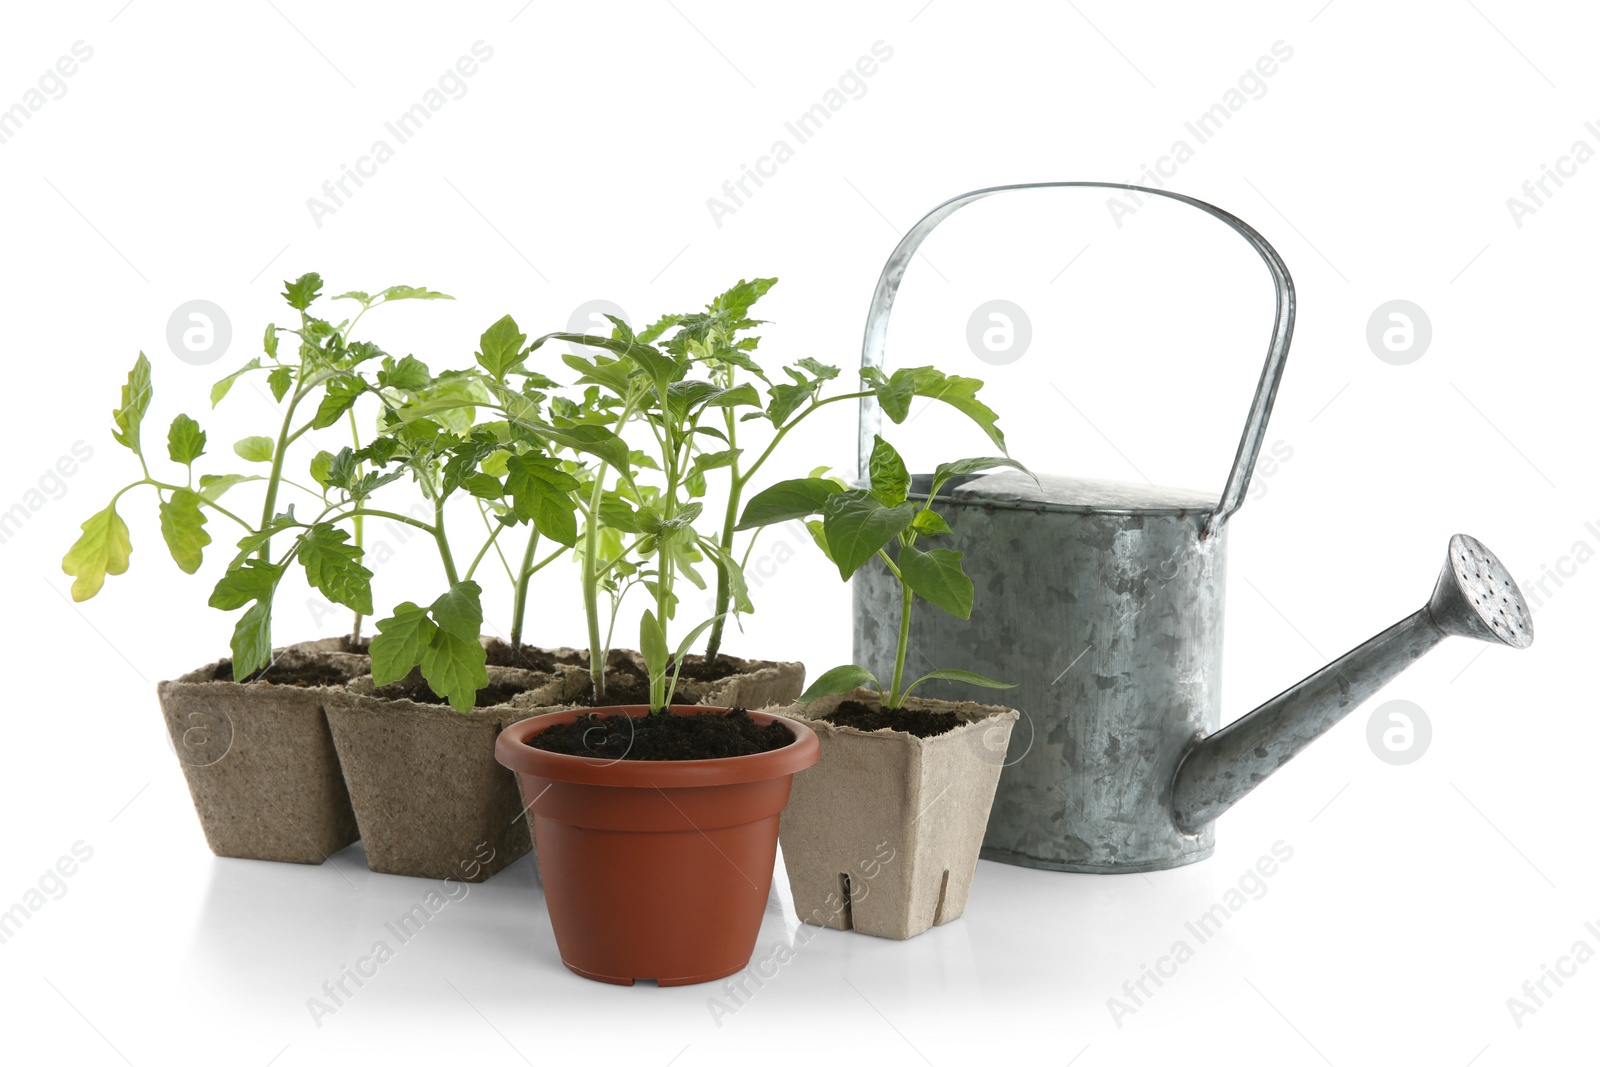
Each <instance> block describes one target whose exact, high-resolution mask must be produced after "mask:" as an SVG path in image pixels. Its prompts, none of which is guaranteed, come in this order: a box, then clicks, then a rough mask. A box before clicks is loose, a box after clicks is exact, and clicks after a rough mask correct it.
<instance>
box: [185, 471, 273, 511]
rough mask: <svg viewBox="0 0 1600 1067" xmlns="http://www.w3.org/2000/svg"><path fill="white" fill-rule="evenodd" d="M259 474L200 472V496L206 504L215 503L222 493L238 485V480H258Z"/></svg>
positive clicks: (259, 478)
mask: <svg viewBox="0 0 1600 1067" xmlns="http://www.w3.org/2000/svg"><path fill="white" fill-rule="evenodd" d="M259 481H261V475H259V474H202V475H201V476H200V498H201V499H202V500H204V501H205V502H206V503H208V504H215V503H216V502H217V501H218V500H220V499H221V498H222V494H223V493H226V492H227V491H228V490H229V489H232V488H233V487H234V486H236V485H238V484H239V483H240V482H259Z"/></svg>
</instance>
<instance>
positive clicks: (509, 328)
mask: <svg viewBox="0 0 1600 1067" xmlns="http://www.w3.org/2000/svg"><path fill="white" fill-rule="evenodd" d="M527 340H528V337H527V335H526V334H524V333H523V332H522V331H521V330H519V329H517V320H516V319H513V318H512V317H511V316H510V315H503V316H501V317H500V318H499V319H497V320H496V321H495V323H494V325H492V326H490V327H489V328H488V329H487V330H485V331H483V336H482V337H480V338H479V339H478V365H479V366H480V367H482V368H483V369H484V370H486V371H488V372H489V373H490V374H492V375H494V377H495V380H497V381H503V380H504V379H505V376H506V374H507V373H509V372H510V371H511V370H512V368H514V367H515V366H516V365H517V364H518V363H519V362H521V361H522V346H523V345H524V344H526V343H527Z"/></svg>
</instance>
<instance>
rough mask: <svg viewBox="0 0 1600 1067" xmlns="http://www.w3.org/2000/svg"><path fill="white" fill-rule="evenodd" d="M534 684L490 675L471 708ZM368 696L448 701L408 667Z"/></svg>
mask: <svg viewBox="0 0 1600 1067" xmlns="http://www.w3.org/2000/svg"><path fill="white" fill-rule="evenodd" d="M535 687H536V685H534V684H532V683H530V682H529V681H527V680H525V679H520V678H519V679H505V678H490V679H489V684H488V685H486V686H484V687H483V688H482V689H480V690H478V693H477V695H476V696H475V697H474V698H473V701H472V706H473V707H475V708H490V707H493V706H494V705H496V704H504V703H506V702H507V701H509V700H510V699H511V698H512V697H515V696H519V695H521V694H522V693H525V692H527V691H528V690H529V689H530V688H535ZM372 695H373V696H375V697H377V698H378V699H380V700H410V701H412V702H413V703H417V704H445V705H448V704H449V703H450V701H448V700H446V699H445V698H444V697H442V696H439V695H438V694H437V693H435V692H434V691H433V690H432V688H430V687H429V685H428V683H427V681H426V680H425V679H424V678H423V677H422V671H420V670H418V669H416V668H412V671H411V673H410V674H408V675H406V676H405V677H404V678H402V679H400V680H399V681H398V682H391V683H390V684H389V685H384V686H379V687H378V688H376V689H374V690H373V691H372Z"/></svg>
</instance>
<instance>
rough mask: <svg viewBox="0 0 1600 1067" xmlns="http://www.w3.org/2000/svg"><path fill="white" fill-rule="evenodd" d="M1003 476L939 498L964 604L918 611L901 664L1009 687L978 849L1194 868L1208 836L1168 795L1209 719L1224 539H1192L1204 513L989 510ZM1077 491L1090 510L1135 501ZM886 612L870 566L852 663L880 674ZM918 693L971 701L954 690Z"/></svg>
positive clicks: (1104, 865)
mask: <svg viewBox="0 0 1600 1067" xmlns="http://www.w3.org/2000/svg"><path fill="white" fill-rule="evenodd" d="M1006 477H1007V476H1005V475H991V476H985V477H981V478H977V479H974V480H972V481H970V482H967V483H965V484H963V485H961V486H958V487H957V488H956V489H955V490H954V492H953V493H951V494H950V496H949V497H948V499H946V498H944V497H943V496H941V500H942V503H941V504H940V506H939V510H940V511H941V513H942V514H944V515H945V517H946V518H948V519H949V520H950V523H951V525H952V526H954V528H955V531H956V533H955V535H954V538H953V541H952V547H955V548H958V549H960V550H961V551H962V552H964V553H965V556H964V557H963V560H962V563H963V564H964V566H965V567H966V569H967V572H968V573H969V574H970V575H972V577H973V580H974V582H975V583H976V585H977V596H976V598H975V604H974V608H973V613H972V618H971V620H970V621H968V622H963V621H962V620H960V619H957V618H955V617H954V616H951V615H947V614H945V613H944V612H940V611H933V610H927V609H924V610H920V611H918V612H916V613H915V615H914V616H913V622H912V629H911V639H910V651H909V653H908V664H907V669H908V671H910V672H911V675H912V676H913V677H915V676H917V675H920V674H922V673H924V672H925V671H928V670H932V669H934V668H935V667H959V668H962V669H965V670H973V671H977V672H978V673H980V674H985V675H988V676H990V677H992V678H998V679H1001V680H1003V681H1008V682H1015V683H1017V688H1016V689H1012V690H1009V691H1007V692H1005V693H1003V694H1000V695H999V699H1000V701H1001V702H1003V703H1005V704H1008V705H1010V706H1011V707H1014V708H1016V709H1017V710H1018V711H1019V712H1021V715H1022V718H1021V719H1020V720H1019V721H1018V722H1017V724H1016V726H1015V727H1014V728H1013V729H1012V732H1011V745H1010V748H1009V750H1008V752H1007V755H1006V767H1005V769H1004V770H1003V771H1002V772H1001V777H1000V785H999V789H998V791H997V792H996V794H995V800H994V806H993V808H992V809H991V811H990V815H989V827H988V832H987V834H986V836H985V838H984V848H983V855H984V856H985V857H986V858H988V859H998V860H1003V861H1005V862H1008V863H1017V864H1021V865H1023V866H1029V867H1046V868H1050V869H1053V870H1065V871H1097V872H1112V871H1141V870H1158V869H1160V868H1164V867H1173V866H1178V865H1180V864H1184V863H1190V862H1193V861H1194V860H1197V859H1201V858H1203V857H1204V856H1206V855H1208V854H1209V853H1210V851H1211V847H1212V834H1211V830H1210V828H1209V827H1207V828H1204V829H1203V830H1202V831H1201V832H1199V833H1194V834H1190V833H1185V832H1183V831H1182V830H1180V829H1178V827H1177V826H1176V825H1175V824H1174V823H1173V820H1172V816H1171V800H1172V798H1171V786H1172V773H1173V769H1174V768H1176V767H1177V765H1178V762H1179V761H1180V760H1181V759H1182V758H1183V755H1184V753H1185V752H1186V751H1187V750H1188V748H1189V746H1190V744H1191V743H1192V742H1193V741H1194V739H1195V738H1196V737H1197V736H1203V735H1204V734H1207V733H1210V732H1211V731H1213V730H1215V729H1216V727H1217V723H1218V714H1219V708H1220V707H1221V701H1220V693H1219V692H1218V689H1217V686H1218V682H1219V680H1220V678H1221V670H1220V668H1221V664H1222V608H1223V589H1224V585H1225V583H1224V580H1223V579H1224V559H1225V551H1226V545H1227V535H1226V528H1224V530H1223V531H1222V532H1219V533H1218V534H1217V535H1216V536H1214V537H1210V538H1202V537H1201V536H1200V533H1201V528H1202V526H1203V524H1204V522H1205V519H1206V517H1207V515H1208V514H1209V512H1208V510H1207V509H1194V510H1182V509H1173V510H1166V511H1160V512H1152V513H1129V512H1098V511H1094V510H1050V511H1048V512H1044V511H1041V510H1034V509H1030V508H1028V507H1026V506H1025V505H1023V504H1021V502H1012V503H997V502H996V501H994V500H990V499H985V496H987V495H988V490H989V489H990V487H991V486H992V485H993V483H994V482H996V481H1004V480H1005V479H1006ZM1083 484H1084V486H1085V487H1086V489H1087V490H1088V492H1087V493H1086V495H1087V496H1089V497H1091V498H1095V499H1103V498H1106V497H1112V498H1115V497H1120V496H1123V495H1124V494H1132V495H1137V494H1138V493H1139V492H1140V488H1139V487H1135V486H1122V485H1117V484H1115V483H1083ZM1006 492H1007V493H1008V494H1009V493H1010V490H1006ZM1046 495H1049V494H1046ZM1061 503H1062V502H1061V501H1060V500H1059V499H1057V500H1056V501H1054V502H1053V503H1052V504H1049V505H1047V506H1051V507H1054V506H1059V505H1060V504H1061ZM898 603H899V599H898V596H897V595H896V589H895V585H894V581H893V578H892V577H891V576H890V575H889V574H888V572H887V570H886V569H885V568H883V567H882V566H881V565H880V564H873V565H871V566H868V567H863V568H862V569H861V571H859V572H857V576H856V580H855V605H856V611H855V616H856V617H855V648H856V662H858V663H860V664H862V665H863V666H865V667H867V668H869V669H871V670H873V671H876V672H878V673H879V676H880V677H887V674H886V673H884V672H886V671H888V670H889V669H890V668H891V666H892V664H893V661H894V654H895V644H896V635H897V630H896V627H897V626H898V622H899V613H898ZM925 691H926V693H927V695H929V696H939V697H943V698H945V699H952V698H955V697H956V696H957V695H959V697H960V698H961V699H967V700H971V699H981V697H978V696H975V694H978V693H980V691H979V690H977V689H973V688H970V687H966V686H960V685H957V684H955V683H932V684H930V685H928V686H925V687H923V689H919V690H918V692H919V693H920V692H925ZM994 698H995V694H992V693H991V694H990V699H994Z"/></svg>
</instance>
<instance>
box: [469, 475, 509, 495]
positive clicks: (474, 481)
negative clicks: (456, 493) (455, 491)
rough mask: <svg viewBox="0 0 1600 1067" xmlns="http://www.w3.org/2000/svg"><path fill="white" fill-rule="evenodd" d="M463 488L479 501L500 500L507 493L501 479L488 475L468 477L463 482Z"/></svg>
mask: <svg viewBox="0 0 1600 1067" xmlns="http://www.w3.org/2000/svg"><path fill="white" fill-rule="evenodd" d="M461 488H463V489H465V490H466V491H467V492H469V493H471V494H472V495H473V496H475V497H477V498H478V499H479V500H499V499H500V498H501V497H502V496H504V495H505V492H506V488H505V486H503V485H501V484H500V479H499V478H495V477H492V476H490V475H487V474H469V475H467V476H466V477H465V478H463V479H462V480H461Z"/></svg>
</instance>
